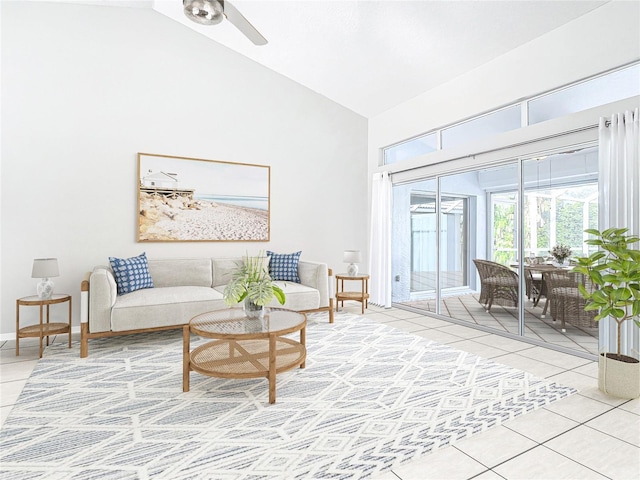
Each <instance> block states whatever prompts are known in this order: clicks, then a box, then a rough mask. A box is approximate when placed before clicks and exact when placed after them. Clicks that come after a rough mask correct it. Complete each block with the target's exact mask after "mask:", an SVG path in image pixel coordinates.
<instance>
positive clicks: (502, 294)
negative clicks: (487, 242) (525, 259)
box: [473, 258, 518, 312]
mask: <svg viewBox="0 0 640 480" xmlns="http://www.w3.org/2000/svg"><path fill="white" fill-rule="evenodd" d="M473 263H475V265H476V268H477V269H478V274H479V275H480V298H478V301H479V302H480V303H481V304H482V305H484V307H485V311H486V312H489V311H490V310H491V306H492V305H502V306H505V307H517V306H518V274H517V273H516V272H514V271H513V270H511V269H510V268H509V267H505V266H504V265H501V264H499V263H496V262H491V261H489V260H481V259H479V258H475V259H473Z"/></svg>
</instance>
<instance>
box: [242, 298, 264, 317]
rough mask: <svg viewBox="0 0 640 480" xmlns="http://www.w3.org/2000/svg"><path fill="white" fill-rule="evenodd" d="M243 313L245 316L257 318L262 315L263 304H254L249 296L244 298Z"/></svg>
mask: <svg viewBox="0 0 640 480" xmlns="http://www.w3.org/2000/svg"><path fill="white" fill-rule="evenodd" d="M244 313H245V315H246V316H247V318H259V319H262V318H263V317H264V306H262V305H256V304H255V303H254V302H253V300H251V299H250V298H249V297H247V298H245V299H244Z"/></svg>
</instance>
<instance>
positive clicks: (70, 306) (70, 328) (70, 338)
mask: <svg viewBox="0 0 640 480" xmlns="http://www.w3.org/2000/svg"><path fill="white" fill-rule="evenodd" d="M69 348H71V296H69Z"/></svg>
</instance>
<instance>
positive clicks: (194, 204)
mask: <svg viewBox="0 0 640 480" xmlns="http://www.w3.org/2000/svg"><path fill="white" fill-rule="evenodd" d="M269 188H270V167H269V166H266V165H253V164H248V163H232V162H225V161H220V160H203V159H200V158H187V157H173V156H169V155H156V154H151V153H138V241H139V242H267V241H269V218H270V215H269V203H270V202H269V200H270V199H269Z"/></svg>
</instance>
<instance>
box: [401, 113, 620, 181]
mask: <svg viewBox="0 0 640 480" xmlns="http://www.w3.org/2000/svg"><path fill="white" fill-rule="evenodd" d="M607 123H608V124H610V123H611V121H610V120H607ZM608 124H607V127H608V126H609V125H608ZM598 126H599V125H598V124H594V125H588V126H586V127H581V128H576V129H574V130H568V131H566V132H562V133H556V134H553V135H548V136H546V137H541V138H536V139H535V140H527V141H526V142H518V143H512V144H511V145H505V146H504V147H499V148H491V149H489V150H482V151H481V152H475V153H472V154H469V155H462V156H460V157H455V158H450V159H448V160H444V161H442V162H438V163H437V165H441V164H443V163H449V162H455V161H456V160H462V159H463V158H474V157H475V156H477V155H484V154H487V153H493V152H499V151H501V150H506V149H508V148H514V147H522V146H524V145H530V144H532V143H536V142H540V141H543V140H550V139H552V138H558V137H562V136H564V135H569V134H572V133H579V132H584V131H586V130H591V129H593V128H598ZM434 165H435V164H434ZM427 166H429V165H419V166H416V167H409V168H404V169H402V170H396V171H394V172H392V171H389V175H392V176H393V175H395V174H396V173H404V172H411V171H413V170H419V169H421V168H425V167H427Z"/></svg>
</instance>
